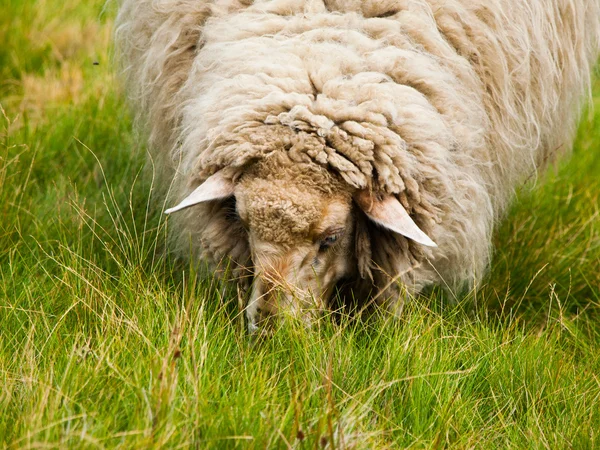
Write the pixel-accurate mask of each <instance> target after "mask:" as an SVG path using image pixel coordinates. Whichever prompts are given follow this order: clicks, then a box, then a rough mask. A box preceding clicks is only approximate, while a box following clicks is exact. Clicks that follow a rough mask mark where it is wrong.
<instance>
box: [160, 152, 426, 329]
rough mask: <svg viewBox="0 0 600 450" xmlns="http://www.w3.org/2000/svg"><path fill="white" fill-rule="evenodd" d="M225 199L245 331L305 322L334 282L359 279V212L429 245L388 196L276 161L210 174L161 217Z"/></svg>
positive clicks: (312, 167)
mask: <svg viewBox="0 0 600 450" xmlns="http://www.w3.org/2000/svg"><path fill="white" fill-rule="evenodd" d="M233 178H235V181H233ZM230 196H235V199H236V210H237V214H238V217H239V220H240V221H241V223H242V224H243V226H244V228H245V229H246V230H247V238H248V243H249V247H250V252H251V257H252V263H253V266H254V267H253V270H254V281H253V285H252V290H251V296H250V300H249V303H248V307H247V317H248V326H249V329H250V330H251V331H255V330H257V329H258V328H260V327H261V324H262V323H263V322H265V321H267V320H268V319H270V318H272V317H275V316H276V315H277V314H278V313H280V312H282V311H286V312H291V313H294V314H296V315H297V316H299V317H301V318H303V319H307V320H308V319H310V318H312V317H313V316H314V315H315V313H316V312H318V311H320V310H322V308H323V306H324V304H325V303H326V302H327V300H328V299H329V298H330V297H331V294H332V292H333V290H334V287H335V285H336V283H337V282H338V281H340V280H341V279H342V278H345V277H348V276H352V275H355V274H357V273H358V270H357V259H356V255H355V222H356V219H357V215H358V214H361V213H360V211H359V209H361V210H362V211H363V212H364V213H365V214H366V215H367V216H368V217H369V218H370V219H371V220H373V221H375V222H376V223H378V224H379V225H381V226H383V227H385V228H387V229H389V230H392V231H394V232H397V233H400V234H403V235H404V236H407V237H409V238H412V239H414V240H416V241H418V242H421V243H423V244H425V245H435V244H434V243H433V242H432V241H431V239H429V238H428V237H427V236H426V235H425V234H424V233H423V232H422V231H421V230H420V229H419V228H418V227H417V226H416V225H415V223H414V222H413V221H412V220H411V219H410V216H409V215H408V214H407V213H406V211H405V210H404V208H403V207H402V206H401V204H400V202H398V200H396V199H395V197H393V196H385V197H384V198H379V197H378V196H377V195H375V194H373V193H371V192H368V191H357V190H356V189H355V188H353V187H351V186H349V185H348V184H346V183H344V182H343V181H342V180H341V179H340V178H339V177H338V176H336V175H335V174H333V173H332V172H330V171H328V170H327V169H326V168H323V167H322V166H320V165H317V164H316V163H295V164H283V163H282V162H281V161H280V160H279V158H275V157H273V158H267V159H265V160H262V161H260V162H258V163H255V164H253V165H251V166H250V167H248V168H247V169H246V170H245V171H244V172H243V173H241V174H239V176H237V177H231V176H229V177H228V176H226V175H225V174H224V173H223V172H218V173H216V174H215V175H213V176H212V177H210V178H209V179H208V180H207V181H206V182H204V183H203V184H202V185H201V186H200V187H198V188H197V189H196V190H195V191H194V192H193V193H192V194H190V195H189V196H188V197H187V198H186V199H185V200H184V201H183V202H182V203H181V204H180V205H178V206H177V207H175V208H172V209H171V210H168V211H167V212H168V213H171V212H175V211H177V210H179V209H182V208H185V207H188V206H192V205H194V204H198V203H200V202H205V201H211V200H217V199H222V198H225V197H230Z"/></svg>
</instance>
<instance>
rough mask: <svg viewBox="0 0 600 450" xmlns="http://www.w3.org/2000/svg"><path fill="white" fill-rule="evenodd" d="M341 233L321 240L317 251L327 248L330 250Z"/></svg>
mask: <svg viewBox="0 0 600 450" xmlns="http://www.w3.org/2000/svg"><path fill="white" fill-rule="evenodd" d="M340 236H341V233H336V234H330V235H329V236H327V237H325V238H323V239H321V241H320V242H319V251H320V252H322V251H325V250H327V249H328V248H330V247H331V246H333V245H334V244H335V243H336V242H337V241H338V239H339V238H340Z"/></svg>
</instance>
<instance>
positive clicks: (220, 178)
mask: <svg viewBox="0 0 600 450" xmlns="http://www.w3.org/2000/svg"><path fill="white" fill-rule="evenodd" d="M234 187H235V185H234V184H233V181H232V180H231V179H230V178H227V177H226V176H225V175H224V174H223V171H219V172H217V173H215V174H214V175H212V176H210V177H209V178H208V179H207V180H206V181H205V182H204V183H202V184H201V185H200V186H198V187H197V188H196V189H195V190H194V191H193V192H192V193H191V194H190V195H188V196H187V197H186V198H185V199H184V200H183V201H182V202H181V203H180V204H179V205H177V206H175V207H173V208H170V209H167V210H166V211H165V214H171V213H174V212H176V211H180V210H182V209H184V208H187V207H189V206H193V205H197V204H198V203H203V202H209V201H211V200H220V199H223V198H227V197H231V196H232V195H233V189H234Z"/></svg>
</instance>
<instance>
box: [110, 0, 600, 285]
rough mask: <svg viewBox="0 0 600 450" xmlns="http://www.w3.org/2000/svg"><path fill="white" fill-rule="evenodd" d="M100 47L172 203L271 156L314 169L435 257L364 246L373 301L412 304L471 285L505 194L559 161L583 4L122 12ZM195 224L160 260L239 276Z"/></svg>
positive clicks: (193, 4)
mask: <svg viewBox="0 0 600 450" xmlns="http://www.w3.org/2000/svg"><path fill="white" fill-rule="evenodd" d="M117 36H118V38H119V40H120V44H121V48H122V50H123V61H124V63H125V65H126V74H127V77H128V81H129V88H130V90H131V92H132V93H133V98H134V100H135V101H136V102H137V104H136V107H137V111H138V112H139V113H140V118H141V120H142V121H143V124H144V126H145V127H146V128H147V129H148V131H149V134H150V144H151V148H152V149H153V155H154V159H155V166H156V167H158V169H159V171H161V172H162V177H161V182H160V183H161V184H162V185H163V186H168V185H170V181H171V180H173V183H172V186H173V189H172V193H173V198H174V199H175V200H176V199H178V198H182V197H184V196H185V195H187V194H188V193H189V192H190V191H192V190H193V189H194V188H195V187H196V186H198V185H199V184H200V183H201V182H202V181H203V180H205V179H206V178H207V177H208V176H209V175H210V174H212V173H214V172H216V171H217V170H220V169H223V168H241V167H243V166H244V165H246V164H248V163H249V162H252V161H255V160H257V159H260V158H262V157H264V156H265V155H268V154H270V153H272V152H278V151H286V152H288V154H289V155H290V157H291V158H292V160H297V161H306V160H312V161H315V162H317V163H319V164H322V165H324V166H327V167H328V168H329V169H330V170H332V171H334V172H336V173H338V174H339V175H340V176H341V177H342V178H343V179H344V180H345V181H346V182H347V183H348V184H350V185H352V186H355V187H357V188H365V187H372V188H373V189H378V190H383V191H385V192H387V193H392V194H396V195H397V197H398V198H399V199H400V201H401V202H402V204H403V205H404V207H405V208H406V209H407V211H409V212H410V214H411V215H412V217H413V218H414V219H415V221H416V222H417V223H418V224H419V225H420V227H421V228H422V229H423V230H424V231H425V232H426V233H427V234H428V235H429V236H430V237H431V238H432V239H433V240H434V241H435V242H436V243H437V244H438V247H437V248H431V249H430V248H424V247H422V246H419V245H415V244H414V243H412V242H410V241H408V240H406V239H404V238H401V237H398V236H395V235H388V234H382V235H381V236H376V235H375V236H372V237H371V239H372V242H371V250H372V258H371V259H372V260H373V261H375V264H376V265H377V266H378V267H379V269H381V270H380V271H377V273H378V274H379V275H377V274H376V275H375V285H376V286H377V285H378V284H379V286H378V287H381V285H383V284H385V281H386V279H385V277H384V276H383V275H382V273H384V272H386V273H387V274H390V275H392V276H394V275H396V274H400V273H402V274H403V275H402V280H403V281H404V282H405V283H406V284H408V285H412V286H414V289H415V290H416V291H418V290H419V289H420V288H422V287H423V286H425V285H427V284H432V283H435V284H442V285H444V286H457V285H462V284H464V283H465V282H473V281H475V280H477V279H479V278H480V277H481V276H482V275H483V274H484V272H485V268H486V266H487V264H488V261H489V254H490V242H491V233H492V229H493V225H494V223H495V221H496V220H497V219H498V218H499V217H501V216H502V214H503V212H504V211H505V209H506V207H507V204H508V202H509V200H510V198H511V196H512V194H513V191H514V189H515V187H516V186H517V185H518V184H519V183H522V182H524V181H525V180H526V179H528V178H529V177H531V176H532V175H533V174H535V173H536V170H538V169H539V168H540V167H542V166H543V165H544V164H545V163H547V162H548V161H550V160H551V159H552V158H554V157H555V156H556V155H558V154H561V153H565V152H568V151H569V150H570V148H571V145H572V139H573V135H574V131H575V126H576V123H577V119H578V117H579V111H580V108H581V100H582V98H584V97H585V95H584V94H585V92H586V89H587V88H588V86H589V76H590V72H591V66H592V65H593V64H594V62H595V61H596V58H597V56H598V48H599V47H600V1H599V0H577V1H575V0H530V1H522V0H397V1H391V0H389V1H386V0H365V1H361V0H255V1H251V0H237V1H235V0H213V1H199V0H162V1H161V0H123V1H122V7H121V11H120V14H119V19H118V30H117ZM198 208H201V209H200V211H199V210H198V209H193V210H188V211H185V212H182V213H180V214H178V215H177V216H174V217H172V219H171V220H172V221H174V225H175V227H176V229H177V232H176V233H174V234H173V237H174V240H175V247H176V248H178V249H180V251H181V252H182V253H184V254H189V251H190V247H191V248H192V250H193V251H194V257H199V258H200V257H202V258H206V259H209V260H213V261H219V260H221V258H223V257H224V256H230V257H232V258H233V260H234V261H237V262H240V263H241V264H245V263H246V262H247V260H248V258H249V251H248V245H247V244H246V243H245V242H243V240H242V241H240V240H239V239H238V238H237V237H234V238H232V236H231V233H240V230H239V229H237V228H235V227H234V228H233V229H232V228H231V227H227V226H225V225H224V220H225V212H224V210H223V208H221V207H220V206H219V205H214V204H205V205H200V206H198ZM190 236H191V241H190ZM409 269H410V270H409Z"/></svg>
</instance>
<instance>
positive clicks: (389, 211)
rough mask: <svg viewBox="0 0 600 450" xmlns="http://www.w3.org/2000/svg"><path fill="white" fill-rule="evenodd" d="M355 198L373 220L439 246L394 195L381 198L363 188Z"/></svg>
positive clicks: (426, 243) (417, 240)
mask: <svg viewBox="0 0 600 450" xmlns="http://www.w3.org/2000/svg"><path fill="white" fill-rule="evenodd" d="M354 200H355V201H356V203H357V204H358V206H360V208H361V209H362V210H363V211H364V212H365V214H366V215H367V216H368V217H369V218H370V219H371V220H372V221H373V222H375V223H377V224H379V225H381V226H382V227H384V228H387V229H388V230H390V231H393V232H395V233H398V234H401V235H402V236H405V237H407V238H409V239H412V240H413V241H415V242H418V243H419V244H423V245H426V246H428V247H437V245H436V243H435V242H433V241H432V240H431V238H430V237H429V236H427V235H426V234H425V233H424V232H423V230H421V229H420V228H419V227H418V226H417V224H416V223H415V222H414V221H413V220H412V219H411V217H410V215H409V214H408V212H406V209H404V206H402V204H401V203H400V202H399V201H398V199H397V198H396V197H394V196H393V195H386V196H385V197H384V198H383V199H379V198H377V196H375V195H373V194H372V193H371V192H369V191H367V190H362V191H359V192H357V193H356V194H355V195H354Z"/></svg>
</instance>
